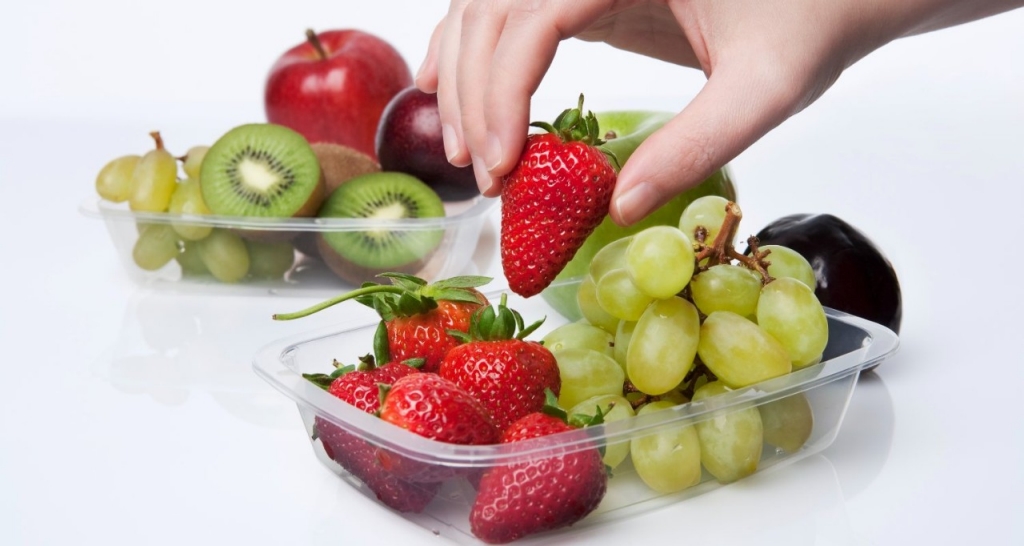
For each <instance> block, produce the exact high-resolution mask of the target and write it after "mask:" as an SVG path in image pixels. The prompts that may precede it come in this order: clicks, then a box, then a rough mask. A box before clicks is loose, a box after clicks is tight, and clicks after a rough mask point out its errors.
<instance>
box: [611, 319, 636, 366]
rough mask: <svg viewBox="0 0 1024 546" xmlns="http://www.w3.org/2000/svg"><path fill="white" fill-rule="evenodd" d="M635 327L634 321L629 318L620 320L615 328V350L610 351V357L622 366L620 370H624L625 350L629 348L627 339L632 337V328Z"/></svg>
mask: <svg viewBox="0 0 1024 546" xmlns="http://www.w3.org/2000/svg"><path fill="white" fill-rule="evenodd" d="M634 328H636V322H633V321H629V320H620V321H619V326H618V327H617V328H616V329H615V350H614V351H613V352H612V358H614V359H615V361H616V362H618V363H619V366H622V370H623V371H625V370H626V351H627V350H628V349H629V340H630V338H632V337H633V329H634Z"/></svg>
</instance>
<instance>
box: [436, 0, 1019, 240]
mask: <svg viewBox="0 0 1024 546" xmlns="http://www.w3.org/2000/svg"><path fill="white" fill-rule="evenodd" d="M1019 3H1020V0H1010V1H1008V0H970V1H963V2H959V3H958V2H955V1H953V0H914V1H908V2H891V1H890V0H836V1H831V2H820V1H818V0H762V1H759V2H750V1H745V0H663V1H637V0H545V1H523V0H452V3H451V6H450V8H449V11H448V14H447V15H446V16H445V18H444V19H443V20H442V21H441V22H440V23H439V24H438V26H437V28H436V29H435V31H434V34H433V36H432V38H431V41H430V46H429V48H428V53H427V56H426V59H425V60H424V62H423V66H422V68H421V69H420V71H419V73H418V74H417V78H416V84H417V85H418V86H419V87H420V89H422V90H423V91H426V92H437V94H438V106H439V109H440V115H441V122H442V125H443V127H444V141H445V149H446V152H447V154H448V158H449V161H451V162H452V163H453V164H455V165H459V166H464V165H467V164H469V163H470V162H472V163H473V165H474V172H475V174H476V178H477V182H478V184H479V185H480V188H481V190H482V191H483V192H484V194H485V195H489V196H496V195H498V194H499V193H500V191H501V187H500V180H501V176H502V175H504V174H506V173H508V172H509V171H510V170H511V169H512V167H513V166H514V165H515V163H516V161H517V160H518V157H519V154H520V152H521V150H522V147H523V144H524V142H525V139H526V134H527V127H528V124H529V121H530V120H529V119H528V117H529V110H530V109H529V104H530V97H531V96H532V95H533V93H534V92H535V91H536V89H537V87H538V86H539V85H540V82H541V80H542V78H543V77H544V74H545V73H546V71H547V69H548V67H549V66H550V64H551V62H552V60H553V58H554V55H555V51H556V49H557V47H558V44H559V42H561V41H562V40H564V39H567V38H570V37H576V38H579V39H583V40H588V41H603V42H606V43H608V44H610V45H612V46H614V47H617V48H620V49H624V50H627V51H633V52H636V53H639V54H643V55H647V56H650V57H653V58H657V59H661V60H664V61H668V62H671V63H675V64H678V65H682V66H687V67H692V68H699V69H701V70H703V71H704V73H705V75H706V76H707V78H708V80H707V83H706V84H705V85H704V87H703V89H702V90H701V91H700V92H699V93H698V94H697V96H696V97H695V98H694V99H693V100H692V101H691V102H690V103H689V104H688V105H687V106H686V108H684V109H683V111H682V112H680V113H679V114H678V115H677V116H675V117H674V118H673V119H672V120H670V121H669V122H668V123H667V124H666V125H665V126H664V127H663V128H662V129H661V130H659V131H658V132H656V133H654V134H653V135H651V137H650V138H648V139H647V140H646V141H644V143H643V144H642V145H641V146H640V147H639V148H638V149H637V150H636V152H635V153H634V154H633V156H632V157H631V158H630V160H629V161H628V162H627V164H626V165H625V166H624V167H623V169H622V171H621V172H620V173H619V177H618V182H617V185H616V188H615V192H614V195H613V198H612V206H611V211H610V214H611V216H612V218H613V219H614V220H615V221H616V222H617V223H619V224H622V225H628V224H631V223H634V222H636V221H638V220H640V219H641V218H643V217H644V216H645V215H646V214H648V213H649V212H651V211H652V210H654V209H655V208H657V207H658V206H660V205H661V204H663V203H665V202H667V201H668V200H669V199H671V198H672V197H673V196H674V195H676V194H678V193H680V192H682V191H685V190H686V189H688V188H690V187H692V186H694V185H696V184H698V183H700V182H701V181H702V180H704V179H705V178H707V177H708V176H709V175H710V174H711V173H713V172H714V171H715V170H717V169H719V168H721V167H722V166H723V165H725V164H726V163H727V162H728V161H730V160H732V159H733V158H735V157H736V156H737V155H738V154H739V153H740V152H742V151H743V150H744V149H746V148H747V147H748V146H750V145H751V144H753V143H754V142H756V141H757V140H758V139H759V138H760V137H762V136H764V135H765V134H766V133H767V132H768V131H770V130H771V129H772V128H774V127H776V126H777V125H779V124H780V123H782V122H783V121H784V120H786V119H787V118H788V117H790V116H792V115H793V114H795V113H797V112H799V111H800V110H802V109H803V108H805V107H806V106H807V105H809V104H811V103H812V102H814V100H816V99H817V98H818V97H820V96H821V94H822V93H823V92H824V91H825V90H826V89H828V88H829V87H830V86H831V85H832V84H833V83H834V82H835V81H836V79H837V78H838V77H839V75H840V74H841V73H842V72H843V70H845V69H846V68H847V67H848V66H850V65H851V64H853V63H854V62H856V61H857V60H859V59H860V58H862V57H863V56H864V55H866V54H868V53H869V52H871V51H873V50H874V49H876V48H878V47H880V46H882V45H883V44H885V43H887V42H888V41H890V40H892V39H895V38H897V37H899V36H901V35H905V34H908V33H913V32H922V31H927V30H931V29H932V28H941V27H942V26H948V25H950V24H955V23H958V22H963V21H966V20H970V19H972V18H977V17H981V16H984V15H989V14H991V13H994V12H997V11H1002V10H1003V9H1004V8H1005V9H1009V7H1011V6H1013V5H1019ZM965 6H966V7H965Z"/></svg>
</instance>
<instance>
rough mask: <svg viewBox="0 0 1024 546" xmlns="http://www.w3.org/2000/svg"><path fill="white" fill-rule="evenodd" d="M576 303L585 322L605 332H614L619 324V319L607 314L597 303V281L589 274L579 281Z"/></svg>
mask: <svg viewBox="0 0 1024 546" xmlns="http://www.w3.org/2000/svg"><path fill="white" fill-rule="evenodd" d="M576 305H577V306H579V308H580V314H582V315H583V318H584V319H586V320H587V322H589V323H590V324H593V325H594V326H597V327H598V328H600V329H602V330H604V331H606V332H609V333H614V332H615V329H616V328H617V327H618V326H619V319H617V318H615V317H613V316H611V315H610V314H608V311H605V310H604V308H603V307H601V304H600V303H598V301H597V283H595V282H594V279H593V278H592V277H591V276H590V275H587V276H585V277H583V280H582V281H580V287H579V288H578V289H577V290H576Z"/></svg>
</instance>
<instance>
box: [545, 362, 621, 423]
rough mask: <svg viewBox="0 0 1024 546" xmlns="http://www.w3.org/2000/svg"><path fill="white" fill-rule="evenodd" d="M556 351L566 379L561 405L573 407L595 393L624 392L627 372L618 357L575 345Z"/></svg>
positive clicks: (562, 373)
mask: <svg viewBox="0 0 1024 546" xmlns="http://www.w3.org/2000/svg"><path fill="white" fill-rule="evenodd" d="M553 354H554V355H555V361H556V362H558V373H559V375H560V376H561V379H562V386H561V389H560V390H559V393H558V405H559V406H561V407H563V408H571V407H573V406H575V405H576V404H579V403H580V402H582V401H583V400H586V399H587V398H590V397H592V396H599V395H602V394H619V395H621V394H622V384H623V383H624V382H625V380H626V375H625V374H624V373H622V368H620V367H619V364H618V363H617V362H615V359H613V358H612V357H610V356H608V355H607V354H605V353H603V352H598V351H592V350H590V349H571V348H570V349H563V350H561V351H556V352H554V353H553Z"/></svg>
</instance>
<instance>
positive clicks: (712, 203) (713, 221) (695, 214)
mask: <svg viewBox="0 0 1024 546" xmlns="http://www.w3.org/2000/svg"><path fill="white" fill-rule="evenodd" d="M728 204H729V200H728V199H726V198H724V197H719V196H717V195H705V196H704V197H699V198H697V199H695V200H694V201H693V202H692V203H690V204H689V205H687V207H686V208H685V209H683V214H682V215H681V216H680V217H679V230H680V231H682V232H683V233H685V234H686V236H687V237H689V238H690V239H692V240H696V236H695V234H696V232H697V227H699V226H703V227H704V229H706V230H707V232H708V234H707V237H705V238H704V242H705V243H706V244H709V245H710V244H711V243H712V242H714V240H715V237H717V236H718V232H719V231H720V230H721V228H722V222H724V221H725V207H726V205H728ZM729 242H730V243H731V242H732V241H729Z"/></svg>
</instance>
